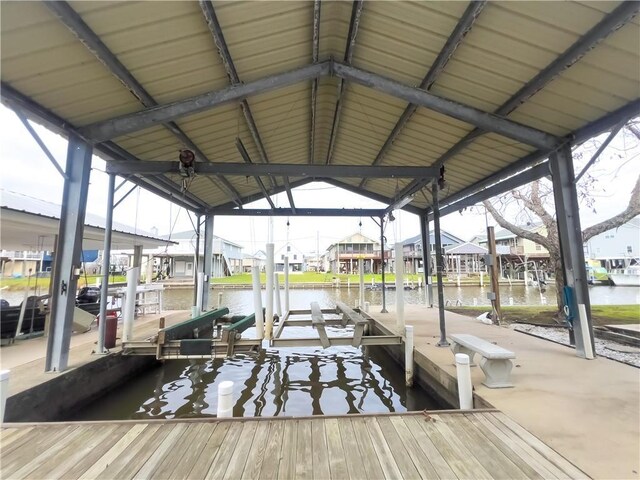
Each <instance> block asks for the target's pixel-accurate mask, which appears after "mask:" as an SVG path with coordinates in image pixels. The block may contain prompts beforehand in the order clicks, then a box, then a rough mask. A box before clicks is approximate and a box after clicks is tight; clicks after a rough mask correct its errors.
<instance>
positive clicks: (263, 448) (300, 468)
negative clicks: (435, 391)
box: [0, 411, 586, 480]
mask: <svg viewBox="0 0 640 480" xmlns="http://www.w3.org/2000/svg"><path fill="white" fill-rule="evenodd" d="M0 465H1V468H0V477H1V478H7V479H9V478H11V479H13V478H15V479H18V478H29V479H39V478H47V479H50V478H63V477H64V478H70V479H77V478H101V479H112V478H118V479H125V478H154V479H162V478H172V479H174V478H175V479H187V478H194V479H199V478H225V479H236V478H274V479H275V478H279V479H292V478H296V479H298V478H300V479H302V478H317V479H328V478H336V479H343V478H351V479H354V478H366V479H370V480H373V479H378V478H391V479H399V478H430V479H431V478H465V479H467V478H505V479H506V478H509V479H518V478H585V477H586V475H585V474H584V473H583V472H581V471H580V470H579V469H577V468H576V467H575V466H573V465H572V464H571V463H570V462H568V461H567V460H565V459H564V458H563V457H561V456H560V455H559V454H558V453H556V452H555V451H554V450H552V449H551V448H550V447H548V446H547V445H545V444H544V443H543V442H541V441H540V440H538V439H537V438H536V437H534V436H533V435H531V434H530V433H529V432H527V431H526V430H524V429H523V428H522V427H520V426H519V425H517V424H516V423H515V422H513V421H512V420H511V419H509V418H508V417H506V416H505V415H504V414H502V413H499V412H496V411H478V412H473V413H469V412H430V413H408V414H389V415H362V416H360V415H357V416H340V417H314V418H308V417H307V418H262V419H229V420H220V421H217V420H211V421H209V420H202V419H198V420H184V421H179V420H175V421H148V422H144V421H123V422H94V423H67V424H37V425H34V424H31V425H16V424H13V425H5V426H3V428H2V430H1V448H0Z"/></svg>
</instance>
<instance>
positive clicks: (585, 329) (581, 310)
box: [578, 303, 595, 360]
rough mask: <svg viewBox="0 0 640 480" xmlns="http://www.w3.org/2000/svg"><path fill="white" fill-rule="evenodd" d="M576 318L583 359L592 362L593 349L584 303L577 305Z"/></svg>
mask: <svg viewBox="0 0 640 480" xmlns="http://www.w3.org/2000/svg"><path fill="white" fill-rule="evenodd" d="M578 316H579V317H580V330H581V331H582V343H583V344H584V357H585V358H586V359H587V360H593V359H594V358H595V357H594V356H593V348H592V347H591V335H589V322H588V320H587V308H586V307H585V305H584V303H579V304H578Z"/></svg>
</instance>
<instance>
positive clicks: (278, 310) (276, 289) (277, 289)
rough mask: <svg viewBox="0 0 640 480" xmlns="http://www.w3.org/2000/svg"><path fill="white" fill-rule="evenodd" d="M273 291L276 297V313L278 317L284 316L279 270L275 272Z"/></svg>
mask: <svg viewBox="0 0 640 480" xmlns="http://www.w3.org/2000/svg"><path fill="white" fill-rule="evenodd" d="M273 293H274V294H275V297H276V313H277V314H278V318H282V299H281V298H280V282H279V281H278V272H274V273H273Z"/></svg>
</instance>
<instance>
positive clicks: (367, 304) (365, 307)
mask: <svg viewBox="0 0 640 480" xmlns="http://www.w3.org/2000/svg"><path fill="white" fill-rule="evenodd" d="M369 305H370V303H369V302H364V311H365V312H366V313H369Z"/></svg>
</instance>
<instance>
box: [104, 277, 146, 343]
mask: <svg viewBox="0 0 640 480" xmlns="http://www.w3.org/2000/svg"><path fill="white" fill-rule="evenodd" d="M139 278H140V267H133V268H132V269H131V270H129V273H128V275H127V298H126V300H125V304H124V314H123V315H122V316H123V319H124V327H123V329H122V341H123V342H130V341H131V340H133V318H134V317H135V314H136V297H137V289H138V279H139ZM100 320H101V321H103V320H104V321H105V322H106V318H104V319H103V318H101V319H100ZM105 325H106V323H105Z"/></svg>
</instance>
